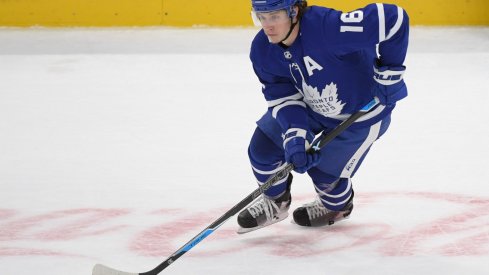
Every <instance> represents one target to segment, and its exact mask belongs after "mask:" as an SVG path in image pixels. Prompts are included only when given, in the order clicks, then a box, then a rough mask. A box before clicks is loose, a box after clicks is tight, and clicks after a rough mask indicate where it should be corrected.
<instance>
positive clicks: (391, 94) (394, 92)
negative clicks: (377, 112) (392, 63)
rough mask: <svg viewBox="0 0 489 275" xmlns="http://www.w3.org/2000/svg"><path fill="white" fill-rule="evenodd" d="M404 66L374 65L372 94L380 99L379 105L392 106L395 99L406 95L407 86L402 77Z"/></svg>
mask: <svg viewBox="0 0 489 275" xmlns="http://www.w3.org/2000/svg"><path fill="white" fill-rule="evenodd" d="M405 71H406V67H404V66H399V67H387V66H384V67H380V66H378V65H377V64H375V65H374V80H375V84H374V86H373V91H372V92H373V95H374V96H375V97H377V98H378V99H379V100H380V104H381V105H386V106H392V105H394V104H395V103H396V101H398V100H401V99H403V98H405V97H406V96H407V88H406V84H405V83H404V80H403V79H402V77H403V74H404V72H405Z"/></svg>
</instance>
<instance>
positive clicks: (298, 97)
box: [267, 93, 302, 107]
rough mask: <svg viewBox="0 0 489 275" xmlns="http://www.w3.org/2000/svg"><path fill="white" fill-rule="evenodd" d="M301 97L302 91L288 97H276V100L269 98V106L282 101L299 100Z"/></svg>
mask: <svg viewBox="0 0 489 275" xmlns="http://www.w3.org/2000/svg"><path fill="white" fill-rule="evenodd" d="M301 98H302V95H301V94H300V93H297V94H295V95H291V96H288V97H282V98H279V99H275V100H269V101H267V104H268V107H273V106H276V105H279V104H280V103H283V102H285V101H287V100H298V99H301Z"/></svg>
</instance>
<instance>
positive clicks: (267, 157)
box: [248, 128, 284, 164]
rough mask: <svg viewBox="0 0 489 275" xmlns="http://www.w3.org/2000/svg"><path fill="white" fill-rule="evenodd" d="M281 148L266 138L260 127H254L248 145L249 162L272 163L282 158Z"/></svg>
mask: <svg viewBox="0 0 489 275" xmlns="http://www.w3.org/2000/svg"><path fill="white" fill-rule="evenodd" d="M283 154H284V153H283V149H282V148H279V147H278V146H277V145H275V144H274V143H273V141H272V140H271V139H270V138H268V137H267V136H266V135H265V134H264V133H263V132H262V131H261V130H260V128H256V130H255V132H254V133H253V137H252V138H251V141H250V145H249V147H248V156H249V158H250V161H251V163H257V164H272V163H277V162H278V161H280V160H282V159H283Z"/></svg>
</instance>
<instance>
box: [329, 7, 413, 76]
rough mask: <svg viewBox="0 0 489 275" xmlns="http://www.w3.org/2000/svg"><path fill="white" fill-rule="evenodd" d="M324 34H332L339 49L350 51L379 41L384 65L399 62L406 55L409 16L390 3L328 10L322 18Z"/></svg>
mask: <svg viewBox="0 0 489 275" xmlns="http://www.w3.org/2000/svg"><path fill="white" fill-rule="evenodd" d="M325 32H326V33H325V36H326V37H327V36H328V34H329V35H331V34H333V35H335V37H336V39H335V45H334V46H335V47H336V48H337V49H338V52H339V53H340V54H341V53H349V52H353V51H358V50H361V49H363V48H369V47H372V46H375V45H378V55H379V59H380V62H381V64H382V65H383V66H400V65H402V64H403V63H404V59H405V57H406V52H407V47H408V38H409V17H408V15H407V13H406V11H405V10H404V9H402V8H401V7H399V6H396V5H391V4H381V3H377V4H370V5H367V6H365V7H364V8H362V9H358V10H354V11H351V12H343V13H342V12H337V13H331V14H330V15H329V16H328V18H327V20H326V22H325Z"/></svg>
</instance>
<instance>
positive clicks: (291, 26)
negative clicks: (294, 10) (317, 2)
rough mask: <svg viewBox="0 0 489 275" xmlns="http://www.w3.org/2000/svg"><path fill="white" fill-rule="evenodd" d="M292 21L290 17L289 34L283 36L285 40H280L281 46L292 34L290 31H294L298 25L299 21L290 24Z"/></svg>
mask: <svg viewBox="0 0 489 275" xmlns="http://www.w3.org/2000/svg"><path fill="white" fill-rule="evenodd" d="M292 20H293V19H292V17H291V18H290V23H291V25H290V29H289V32H288V33H287V35H286V36H285V38H284V39H282V41H280V43H282V44H283V42H284V41H285V40H287V38H289V36H290V34H291V33H292V30H294V28H295V25H297V23H299V19H297V21H295V23H292Z"/></svg>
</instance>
